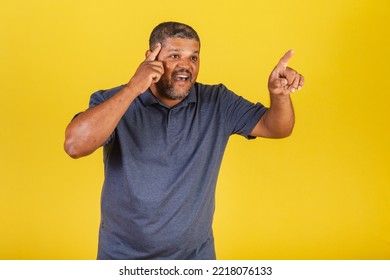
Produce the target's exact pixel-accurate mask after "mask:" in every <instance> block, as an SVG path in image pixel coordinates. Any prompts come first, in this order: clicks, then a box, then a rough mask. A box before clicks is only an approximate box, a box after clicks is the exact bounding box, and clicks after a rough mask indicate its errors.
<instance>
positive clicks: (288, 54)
mask: <svg viewBox="0 0 390 280" xmlns="http://www.w3.org/2000/svg"><path fill="white" fill-rule="evenodd" d="M293 55H294V51H293V50H289V51H288V52H286V53H285V54H284V55H283V56H282V58H281V59H280V60H279V63H278V66H277V67H278V68H282V69H286V68H287V64H288V62H289V60H290V59H291V57H292V56H293Z"/></svg>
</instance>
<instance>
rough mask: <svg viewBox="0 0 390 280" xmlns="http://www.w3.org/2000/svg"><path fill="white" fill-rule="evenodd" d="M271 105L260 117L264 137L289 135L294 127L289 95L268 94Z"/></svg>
mask: <svg viewBox="0 0 390 280" xmlns="http://www.w3.org/2000/svg"><path fill="white" fill-rule="evenodd" d="M270 97H271V106H270V108H269V109H268V110H267V111H266V112H265V113H264V115H263V117H262V118H261V120H260V121H261V122H262V125H263V127H264V135H263V136H264V137H268V138H284V137H287V136H290V135H291V133H292V131H293V128H294V122H295V120H294V119H295V118H294V109H293V105H292V102H291V98H290V95H274V94H270Z"/></svg>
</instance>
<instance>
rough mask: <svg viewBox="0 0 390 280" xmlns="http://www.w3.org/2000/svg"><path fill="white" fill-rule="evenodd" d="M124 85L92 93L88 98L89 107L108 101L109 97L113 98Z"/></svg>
mask: <svg viewBox="0 0 390 280" xmlns="http://www.w3.org/2000/svg"><path fill="white" fill-rule="evenodd" d="M124 86H125V85H120V86H117V87H114V88H110V89H102V90H98V91H96V92H94V93H93V94H92V95H91V97H90V102H89V105H90V107H93V106H96V105H98V104H100V103H102V102H104V101H106V100H107V99H109V98H110V97H111V96H113V95H114V94H115V93H117V92H118V91H120V90H121V89H122V88H123V87H124Z"/></svg>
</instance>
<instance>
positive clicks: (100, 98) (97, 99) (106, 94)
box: [89, 86, 123, 146]
mask: <svg viewBox="0 0 390 280" xmlns="http://www.w3.org/2000/svg"><path fill="white" fill-rule="evenodd" d="M122 87H123V86H119V87H116V88H113V89H109V90H99V91H97V92H95V93H93V94H92V95H91V97H90V100H89V108H93V107H95V106H97V105H99V104H101V103H103V102H104V101H106V100H107V99H109V98H110V97H111V96H113V95H114V94H115V93H117V92H118V91H119V90H120V89H121V88H122ZM114 137H115V130H114V131H113V132H112V133H111V135H110V136H109V137H108V139H107V140H106V141H104V143H103V145H102V146H105V145H107V144H108V143H110V142H111V141H112V140H113V139H114Z"/></svg>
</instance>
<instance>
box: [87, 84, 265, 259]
mask: <svg viewBox="0 0 390 280" xmlns="http://www.w3.org/2000/svg"><path fill="white" fill-rule="evenodd" d="M121 88H122V86H121V87H117V88H114V89H110V90H102V91H98V92H96V93H94V94H93V95H92V96H91V101H90V107H93V106H96V105H97V104H100V103H102V102H104V101H105V100H107V99H108V98H109V97H110V96H112V95H114V94H115V93H116V92H117V91H119V90H120V89H121ZM265 111H266V108H265V107H264V106H263V105H262V104H260V103H258V104H253V103H251V102H249V101H247V100H245V99H243V98H242V97H239V96H237V95H236V94H234V93H233V92H231V91H229V90H228V89H227V88H226V87H225V86H223V85H215V86H210V85H203V84H200V83H196V84H195V85H194V86H193V87H192V89H191V92H190V94H189V95H188V96H187V98H186V99H184V100H183V101H182V102H180V103H179V104H178V105H176V106H174V107H173V108H168V107H167V106H165V105H164V104H162V103H161V102H159V101H158V100H157V99H156V98H155V97H154V95H153V94H152V93H151V92H150V91H149V90H148V91H146V92H145V93H143V94H141V95H140V96H139V97H138V98H136V99H135V100H134V102H133V103H132V104H131V105H130V107H129V109H128V110H127V112H126V113H125V114H124V116H123V117H122V119H121V120H120V122H119V124H118V126H117V127H116V129H115V131H114V132H113V134H112V135H111V137H110V138H109V139H108V140H107V142H106V143H105V145H104V164H105V169H104V172H105V181H104V186H103V191H102V201H101V211H102V213H101V225H100V233H99V249H98V259H215V251H214V242H213V234H212V221H213V214H214V206H215V204H214V200H215V186H216V182H217V177H218V172H219V169H220V165H221V161H222V157H223V153H224V150H225V147H226V144H227V142H228V139H229V136H230V135H232V134H240V135H243V136H245V137H247V138H250V137H249V136H248V134H249V133H250V132H251V131H252V129H253V128H254V126H255V125H256V123H257V122H258V121H259V120H260V118H261V117H262V115H263V114H264V112H265Z"/></svg>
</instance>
